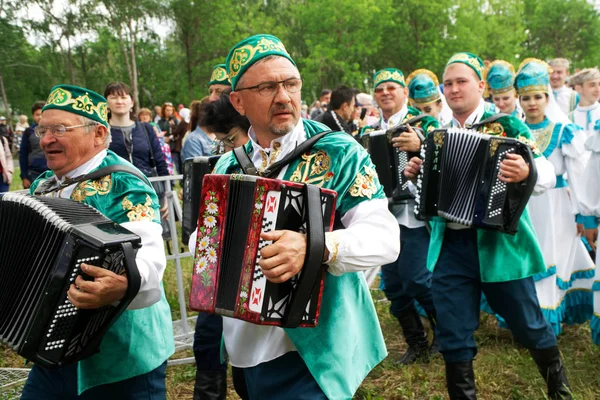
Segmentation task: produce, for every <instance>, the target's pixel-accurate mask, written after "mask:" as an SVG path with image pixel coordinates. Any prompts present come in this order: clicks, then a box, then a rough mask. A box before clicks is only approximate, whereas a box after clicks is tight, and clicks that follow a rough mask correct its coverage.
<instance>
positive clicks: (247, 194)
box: [190, 175, 337, 328]
mask: <svg viewBox="0 0 600 400" xmlns="http://www.w3.org/2000/svg"><path fill="white" fill-rule="evenodd" d="M336 196H337V194H336V192H335V191H332V190H328V189H321V188H319V187H318V186H315V185H305V184H300V183H294V182H287V181H281V180H278V179H269V178H261V177H256V176H251V175H206V176H205V177H204V182H203V185H202V197H201V206H200V212H199V217H198V239H197V242H196V254H195V256H194V270H193V275H192V289H191V293H190V308H191V309H192V310H196V311H204V312H211V313H216V314H220V315H224V316H228V317H233V318H237V319H241V320H244V321H248V322H252V323H255V324H261V325H275V326H283V327H289V328H293V327H297V326H302V327H311V326H315V325H316V324H317V323H318V316H319V309H320V303H321V297H322V294H323V285H324V279H325V269H324V267H323V252H324V248H325V232H327V231H330V230H331V229H332V227H333V222H334V217H335V208H336V207H335V203H336ZM283 229H285V230H292V231H296V232H302V233H306V240H307V251H306V258H305V262H304V266H303V268H302V270H301V271H300V273H298V274H297V275H296V276H294V277H292V278H291V279H290V280H288V281H286V282H283V283H272V282H270V281H268V280H267V278H266V277H265V276H264V275H263V273H262V269H261V268H260V266H259V265H258V263H259V262H260V260H261V255H260V250H261V249H263V248H264V247H265V246H267V245H269V244H271V242H270V241H267V240H264V239H261V237H260V235H261V233H263V232H270V231H272V230H283Z"/></svg>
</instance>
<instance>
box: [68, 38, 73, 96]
mask: <svg viewBox="0 0 600 400" xmlns="http://www.w3.org/2000/svg"><path fill="white" fill-rule="evenodd" d="M67 70H68V71H69V78H70V80H71V85H75V70H74V69H73V52H72V51H71V41H70V40H69V36H67Z"/></svg>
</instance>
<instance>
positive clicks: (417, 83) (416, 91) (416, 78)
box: [406, 69, 440, 105]
mask: <svg viewBox="0 0 600 400" xmlns="http://www.w3.org/2000/svg"><path fill="white" fill-rule="evenodd" d="M406 84H407V85H408V98H409V100H410V101H411V102H412V103H415V104H423V105H424V104H429V103H433V102H434V101H437V100H439V98H440V90H439V89H438V85H439V84H440V83H439V81H438V78H437V76H435V74H434V73H433V72H431V71H430V70H428V69H418V70H416V71H413V72H412V73H411V74H410V75H408V77H407V78H406Z"/></svg>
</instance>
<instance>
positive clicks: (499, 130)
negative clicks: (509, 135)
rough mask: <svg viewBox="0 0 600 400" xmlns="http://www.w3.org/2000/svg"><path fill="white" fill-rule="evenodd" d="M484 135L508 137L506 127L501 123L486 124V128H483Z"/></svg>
mask: <svg viewBox="0 0 600 400" xmlns="http://www.w3.org/2000/svg"><path fill="white" fill-rule="evenodd" d="M483 133H485V134H486V135H493V136H506V132H505V131H504V127H503V126H502V124H501V123H499V122H492V123H489V124H485V126H484V127H483Z"/></svg>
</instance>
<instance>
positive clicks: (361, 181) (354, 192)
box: [350, 165, 377, 199]
mask: <svg viewBox="0 0 600 400" xmlns="http://www.w3.org/2000/svg"><path fill="white" fill-rule="evenodd" d="M376 176H377V173H376V172H375V170H374V169H373V168H371V167H369V166H367V165H365V175H363V174H361V173H360V172H358V173H357V174H356V179H355V180H354V185H352V187H351V188H350V195H351V196H354V197H367V198H369V199H370V198H371V197H372V196H373V194H374V193H376V192H377V185H375V177H376Z"/></svg>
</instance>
